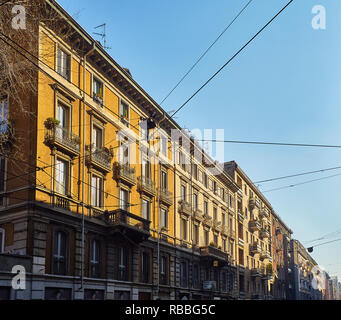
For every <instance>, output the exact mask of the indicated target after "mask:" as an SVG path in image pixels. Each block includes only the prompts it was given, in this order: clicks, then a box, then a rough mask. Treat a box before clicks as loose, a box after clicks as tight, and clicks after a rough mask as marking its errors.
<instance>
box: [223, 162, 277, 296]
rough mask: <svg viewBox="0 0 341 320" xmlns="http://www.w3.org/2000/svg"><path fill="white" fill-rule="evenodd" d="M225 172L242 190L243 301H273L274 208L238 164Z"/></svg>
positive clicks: (240, 270) (239, 231)
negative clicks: (272, 239)
mask: <svg viewBox="0 0 341 320" xmlns="http://www.w3.org/2000/svg"><path fill="white" fill-rule="evenodd" d="M224 168H225V171H226V172H227V173H228V174H229V175H230V176H231V177H232V179H233V180H234V181H235V183H236V184H237V185H238V186H239V190H238V192H237V196H236V210H237V214H238V220H237V227H236V229H237V243H236V244H237V250H236V259H237V265H238V280H239V294H240V298H241V299H272V295H271V286H272V284H273V274H274V273H273V264H272V259H273V256H272V254H273V250H272V242H271V237H272V221H271V211H272V210H271V205H270V204H269V202H268V201H267V200H266V199H265V198H264V196H263V195H262V194H261V192H260V191H259V190H258V189H257V188H256V187H255V185H254V184H253V183H252V182H251V180H250V179H249V177H248V176H247V175H246V174H245V172H244V171H243V170H242V169H241V168H240V167H239V166H238V164H237V163H236V162H234V161H232V162H226V163H225V164H224Z"/></svg>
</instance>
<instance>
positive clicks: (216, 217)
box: [213, 207, 218, 222]
mask: <svg viewBox="0 0 341 320" xmlns="http://www.w3.org/2000/svg"><path fill="white" fill-rule="evenodd" d="M213 221H215V222H217V221H218V210H217V208H216V207H213Z"/></svg>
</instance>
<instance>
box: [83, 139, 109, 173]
mask: <svg viewBox="0 0 341 320" xmlns="http://www.w3.org/2000/svg"><path fill="white" fill-rule="evenodd" d="M112 159H113V153H112V152H111V151H110V150H109V149H108V148H96V147H95V146H94V145H91V146H90V148H88V155H87V161H88V163H90V164H92V165H95V166H97V167H99V168H100V169H103V170H104V171H107V172H109V171H111V161H112Z"/></svg>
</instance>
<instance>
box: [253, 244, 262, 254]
mask: <svg viewBox="0 0 341 320" xmlns="http://www.w3.org/2000/svg"><path fill="white" fill-rule="evenodd" d="M258 253H262V248H261V246H260V245H259V244H257V243H254V244H252V245H250V255H255V254H258Z"/></svg>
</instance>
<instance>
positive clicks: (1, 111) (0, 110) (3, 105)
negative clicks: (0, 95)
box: [0, 98, 8, 134]
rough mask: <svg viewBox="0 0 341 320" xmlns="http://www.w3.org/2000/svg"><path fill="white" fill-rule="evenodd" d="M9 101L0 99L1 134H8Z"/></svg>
mask: <svg viewBox="0 0 341 320" xmlns="http://www.w3.org/2000/svg"><path fill="white" fill-rule="evenodd" d="M7 124H8V99H7V98H6V99H0V134H4V133H7Z"/></svg>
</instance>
